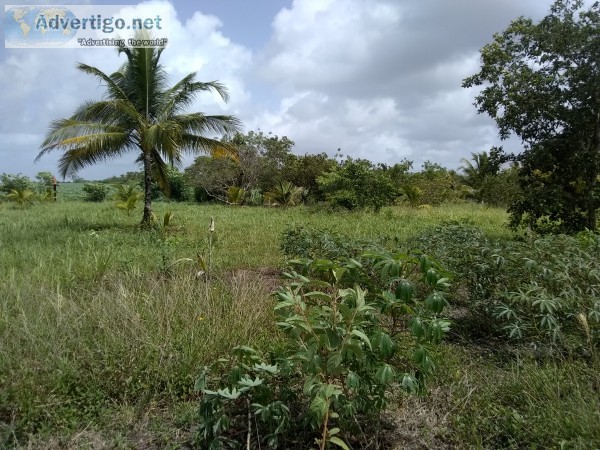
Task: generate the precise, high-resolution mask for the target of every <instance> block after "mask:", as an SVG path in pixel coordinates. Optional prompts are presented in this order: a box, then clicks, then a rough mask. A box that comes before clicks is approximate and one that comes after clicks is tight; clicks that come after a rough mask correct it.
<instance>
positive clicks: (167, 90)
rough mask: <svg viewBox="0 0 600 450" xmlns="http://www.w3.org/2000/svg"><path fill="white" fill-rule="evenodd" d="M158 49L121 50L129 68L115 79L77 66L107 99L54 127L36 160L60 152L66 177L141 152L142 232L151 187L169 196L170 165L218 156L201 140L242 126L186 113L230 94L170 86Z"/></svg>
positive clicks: (215, 86) (186, 81)
mask: <svg viewBox="0 0 600 450" xmlns="http://www.w3.org/2000/svg"><path fill="white" fill-rule="evenodd" d="M163 49H164V48H156V47H151V48H130V47H126V46H123V47H119V49H118V51H119V54H121V53H124V54H125V55H126V57H127V61H126V62H125V64H124V65H123V66H122V67H121V68H120V69H119V70H118V71H117V72H115V73H113V74H112V75H107V74H105V73H104V72H102V71H101V70H99V69H97V68H96V67H93V66H89V65H87V64H81V63H80V64H78V66H77V68H78V69H79V70H81V71H82V72H84V73H87V74H89V75H92V76H94V77H96V78H98V79H99V80H100V82H101V83H103V84H104V85H105V87H106V94H105V97H104V99H103V100H100V101H87V102H85V103H83V104H82V105H81V106H79V108H77V110H76V111H75V113H74V114H73V115H72V116H71V117H70V118H68V119H60V120H56V121H54V122H53V123H52V125H51V127H50V130H49V131H48V134H47V135H46V138H45V140H44V142H43V143H42V146H41V151H40V153H39V154H38V156H37V158H36V160H37V159H39V158H40V157H41V156H42V155H44V154H46V153H47V152H50V151H52V150H63V151H64V153H63V155H62V156H61V158H60V160H59V163H58V167H59V171H60V174H61V175H62V176H63V177H65V176H67V175H72V174H73V173H76V172H77V171H78V170H79V169H81V168H83V167H86V166H90V165H93V164H96V163H99V162H103V161H106V160H108V159H111V158H116V157H119V156H122V155H123V154H124V153H126V152H128V151H132V150H133V151H136V152H138V155H139V156H138V160H137V161H138V162H139V163H141V164H142V166H143V170H144V213H143V217H142V226H148V225H149V224H150V223H151V220H152V209H151V201H152V197H151V187H152V180H153V179H156V181H157V182H158V183H159V185H160V186H161V187H162V188H163V189H165V190H167V191H168V181H167V178H166V169H167V167H168V165H169V164H170V165H177V164H179V163H180V162H181V157H182V155H183V152H185V151H187V152H194V153H196V152H211V151H213V150H214V149H217V148H218V149H222V148H223V147H224V144H223V143H222V142H220V141H219V140H216V139H212V138H209V137H206V134H209V133H214V134H224V133H233V132H236V131H238V130H239V129H240V127H241V126H240V122H239V121H238V120H237V119H236V118H235V117H233V116H226V115H215V116H207V115H205V114H203V113H201V112H196V113H185V112H184V109H185V108H186V107H187V106H189V105H190V104H191V102H192V101H193V99H194V97H195V96H196V95H197V94H198V93H200V92H204V91H213V92H216V93H217V94H219V95H220V96H221V98H222V99H223V100H224V101H227V100H228V94H227V89H226V88H225V87H224V86H223V85H222V84H221V83H219V82H217V81H211V82H207V83H203V82H199V81H196V78H195V77H196V74H195V73H191V74H189V75H187V76H186V77H184V78H183V79H182V80H181V81H179V82H178V83H176V84H175V85H174V86H172V87H168V86H167V73H166V71H165V69H164V67H163V66H162V65H161V64H160V62H159V59H160V55H161V54H162V51H163Z"/></svg>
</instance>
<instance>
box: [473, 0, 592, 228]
mask: <svg viewBox="0 0 600 450" xmlns="http://www.w3.org/2000/svg"><path fill="white" fill-rule="evenodd" d="M586 6H587V5H586ZM599 26H600V3H597V2H596V3H592V4H590V5H589V6H587V8H584V3H583V2H582V1H580V0H556V1H555V2H554V3H553V5H552V6H551V8H550V12H549V14H548V15H547V16H546V17H544V18H543V19H542V20H541V21H540V22H538V23H535V22H534V21H533V20H532V19H528V18H525V17H520V18H518V19H516V20H514V21H513V22H512V23H511V24H510V25H509V26H508V28H507V29H506V30H505V31H503V32H502V33H498V34H495V35H494V41H493V42H492V43H490V44H487V45H486V46H485V47H484V48H483V49H482V50H481V60H482V67H481V70H480V71H479V73H477V74H475V75H473V76H471V77H469V78H466V79H465V80H464V82H463V86H464V87H473V86H484V88H483V89H482V90H481V93H480V94H479V95H477V97H476V100H475V103H476V105H477V106H478V109H479V112H480V113H487V114H489V115H490V116H491V117H492V118H493V119H494V120H495V121H496V124H497V125H498V128H499V132H500V136H501V137H502V138H503V139H504V138H508V137H509V136H510V135H511V134H512V133H514V134H516V135H517V136H518V137H519V138H521V140H522V141H523V142H524V144H525V145H526V149H525V152H523V153H522V154H521V157H520V159H521V161H522V162H523V164H524V168H523V171H522V172H521V173H520V177H521V178H522V181H521V186H522V188H523V193H524V195H525V198H524V199H523V200H522V201H520V202H518V203H517V204H515V206H514V207H513V208H511V213H512V219H513V224H520V223H521V220H522V219H523V218H524V217H525V216H529V218H530V219H529V220H527V218H526V220H525V224H528V225H536V224H537V223H538V221H542V222H549V223H550V224H551V225H552V226H553V229H551V230H550V231H554V232H557V231H558V232H561V231H566V232H569V233H573V232H577V231H582V230H584V229H585V228H587V229H590V230H595V229H596V226H597V224H596V211H597V209H598V208H599V207H600V195H599V194H598V187H597V185H598V175H600V135H599V133H598V129H599V128H600V113H599V106H598V105H600V97H599V96H600V91H599V90H598V85H599V84H600V66H599V65H598V64H597V42H596V35H597V30H598V27H599ZM549 161H552V163H553V164H554V165H552V163H550V162H549ZM536 170H539V171H540V172H541V173H542V174H544V175H548V176H547V178H545V179H544V180H543V181H541V180H534V179H533V180H532V176H533V174H534V173H535V171H536ZM531 182H534V186H532V187H533V189H530V186H531V184H530V183H531Z"/></svg>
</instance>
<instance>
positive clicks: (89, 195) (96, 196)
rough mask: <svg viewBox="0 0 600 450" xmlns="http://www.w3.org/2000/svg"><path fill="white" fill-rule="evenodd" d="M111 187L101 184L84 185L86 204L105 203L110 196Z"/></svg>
mask: <svg viewBox="0 0 600 450" xmlns="http://www.w3.org/2000/svg"><path fill="white" fill-rule="evenodd" d="M108 191H109V187H108V186H106V185H105V184H100V183H86V184H84V185H83V192H85V196H84V198H83V199H84V200H85V201H86V202H103V201H104V200H106V197H107V195H108Z"/></svg>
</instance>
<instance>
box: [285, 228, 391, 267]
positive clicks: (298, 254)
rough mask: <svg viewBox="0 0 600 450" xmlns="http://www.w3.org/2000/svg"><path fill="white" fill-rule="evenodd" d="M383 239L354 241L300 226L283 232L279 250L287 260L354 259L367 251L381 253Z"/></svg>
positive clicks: (383, 246)
mask: <svg viewBox="0 0 600 450" xmlns="http://www.w3.org/2000/svg"><path fill="white" fill-rule="evenodd" d="M384 244H385V242H384V238H380V239H379V240H356V239H350V238H348V237H347V236H344V235H341V234H339V233H335V232H332V231H327V230H320V229H314V228H305V227H302V226H299V227H294V228H289V229H287V230H285V231H284V232H283V234H282V237H281V246H280V248H281V250H282V251H283V254H284V255H285V256H286V257H288V258H312V259H316V258H326V259H332V260H340V259H341V258H356V257H358V256H359V255H360V254H361V253H364V252H365V251H367V250H373V251H383V250H384V248H385V245H384Z"/></svg>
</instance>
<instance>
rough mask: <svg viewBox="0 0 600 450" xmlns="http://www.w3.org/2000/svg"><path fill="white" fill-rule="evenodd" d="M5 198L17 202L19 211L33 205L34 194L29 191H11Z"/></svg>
mask: <svg viewBox="0 0 600 450" xmlns="http://www.w3.org/2000/svg"><path fill="white" fill-rule="evenodd" d="M6 198H7V199H9V200H12V201H13V202H17V203H18V204H19V206H21V209H23V208H25V206H28V205H33V199H34V198H35V194H34V193H33V191H32V190H31V189H11V191H10V193H8V194H7V195H6Z"/></svg>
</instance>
